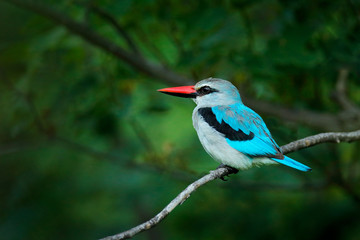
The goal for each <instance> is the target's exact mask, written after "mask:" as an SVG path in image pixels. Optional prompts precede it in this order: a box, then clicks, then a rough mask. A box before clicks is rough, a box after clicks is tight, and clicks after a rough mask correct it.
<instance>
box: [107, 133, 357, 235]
mask: <svg viewBox="0 0 360 240" xmlns="http://www.w3.org/2000/svg"><path fill="white" fill-rule="evenodd" d="M356 140H360V130H357V131H353V132H341V133H321V134H317V135H313V136H309V137H306V138H303V139H300V140H297V141H294V142H291V143H289V144H286V145H284V146H283V147H282V148H281V149H282V151H283V152H284V153H290V152H293V151H297V150H300V149H303V148H307V147H310V146H314V145H316V144H320V143H325V142H336V143H340V142H351V141H356ZM229 173H230V172H229V170H228V169H227V168H218V169H216V170H214V171H211V172H210V173H209V174H207V175H205V176H203V177H202V178H200V179H199V180H197V181H195V182H193V183H192V184H190V185H189V186H188V187H187V188H185V190H183V191H182V192H181V193H180V194H179V195H178V196H177V197H176V198H174V200H172V201H171V202H170V203H169V204H168V205H167V206H166V207H165V208H164V209H163V210H161V211H160V212H159V213H158V214H157V215H156V216H155V217H153V218H151V219H150V220H148V221H146V222H144V223H142V224H140V225H138V226H136V227H133V228H131V229H129V230H127V231H125V232H122V233H119V234H116V235H113V236H109V237H106V238H103V239H102V240H121V239H128V238H131V237H133V236H135V235H136V234H138V233H140V232H143V231H146V230H149V229H150V228H152V227H154V226H155V225H157V224H159V223H160V222H161V221H162V220H163V219H164V218H165V217H166V216H167V215H169V213H170V212H171V211H173V210H174V209H175V207H177V206H178V205H180V204H182V203H183V202H184V201H186V199H188V198H189V197H190V195H191V193H193V192H194V191H195V190H196V189H198V188H199V187H200V186H202V185H204V184H206V183H208V182H210V181H213V180H215V179H217V178H221V177H224V176H227V175H228V174H229Z"/></svg>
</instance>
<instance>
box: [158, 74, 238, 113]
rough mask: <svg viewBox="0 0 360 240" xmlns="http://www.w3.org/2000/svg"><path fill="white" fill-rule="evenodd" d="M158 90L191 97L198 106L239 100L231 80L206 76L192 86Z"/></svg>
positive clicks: (232, 102) (210, 105) (224, 103)
mask: <svg viewBox="0 0 360 240" xmlns="http://www.w3.org/2000/svg"><path fill="white" fill-rule="evenodd" d="M158 91H159V92H162V93H165V94H169V95H173V96H177V97H185V98H192V99H193V100H194V102H195V103H196V104H197V105H198V106H202V107H212V106H217V105H230V104H234V103H238V102H241V98H240V94H239V92H238V90H237V89H236V87H235V86H234V85H233V84H232V83H231V82H229V81H226V80H223V79H219V78H207V79H204V80H202V81H200V82H198V83H196V84H195V85H194V86H182V87H172V88H163V89H159V90H158Z"/></svg>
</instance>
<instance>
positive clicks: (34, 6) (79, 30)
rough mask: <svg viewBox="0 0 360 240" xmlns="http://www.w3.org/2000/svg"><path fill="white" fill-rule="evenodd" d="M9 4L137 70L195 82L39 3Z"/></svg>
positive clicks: (175, 80)
mask: <svg viewBox="0 0 360 240" xmlns="http://www.w3.org/2000/svg"><path fill="white" fill-rule="evenodd" d="M2 1H5V2H9V3H11V4H14V5H16V6H18V7H21V8H25V9H28V10H30V11H33V12H35V13H37V14H39V15H42V16H44V17H47V18H49V19H50V20H52V21H54V22H56V23H58V24H60V25H63V26H64V27H66V28H67V29H68V30H69V31H70V32H72V33H74V34H76V35H78V36H80V37H81V38H83V39H84V40H86V41H87V42H89V43H91V44H93V45H95V46H97V47H99V48H101V49H102V50H104V51H105V52H108V53H110V54H112V55H114V56H115V57H118V58H120V59H122V60H123V61H124V62H126V63H128V64H129V65H131V66H132V67H134V68H135V69H138V70H139V71H141V72H143V73H145V74H147V75H149V76H151V77H155V78H158V79H162V80H164V81H167V82H169V83H172V84H184V83H190V82H193V80H191V79H188V78H186V77H183V76H181V75H178V74H176V73H174V72H172V71H170V70H168V69H166V68H164V67H162V66H159V65H157V64H154V63H152V62H149V61H147V60H145V59H143V58H139V57H138V55H136V54H133V53H130V52H128V51H126V50H125V49H123V48H122V47H120V46H119V45H117V44H115V43H114V42H112V41H110V40H108V39H106V38H104V37H103V36H101V35H99V34H98V33H96V32H95V31H93V30H91V29H90V28H89V27H88V26H87V25H86V24H83V23H80V22H77V21H75V20H72V19H71V18H70V17H68V16H67V15H66V14H64V13H60V12H58V11H56V10H54V9H53V8H51V7H49V6H47V5H45V4H42V3H39V2H38V1H29V0H2Z"/></svg>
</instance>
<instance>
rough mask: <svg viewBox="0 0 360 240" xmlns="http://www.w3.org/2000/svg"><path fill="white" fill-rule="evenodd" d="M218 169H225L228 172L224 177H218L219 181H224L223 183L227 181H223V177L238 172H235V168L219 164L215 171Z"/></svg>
mask: <svg viewBox="0 0 360 240" xmlns="http://www.w3.org/2000/svg"><path fill="white" fill-rule="evenodd" d="M219 168H226V169H227V170H228V171H229V172H228V173H227V174H226V175H224V176H222V177H220V179H221V180H223V181H225V182H226V181H227V180H226V179H225V177H229V175H230V174H235V173H238V172H239V170H237V169H236V168H233V167H230V166H228V165H225V164H220V165H219V166H218V167H217V168H216V169H219Z"/></svg>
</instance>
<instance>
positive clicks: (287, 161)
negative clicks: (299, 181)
mask: <svg viewBox="0 0 360 240" xmlns="http://www.w3.org/2000/svg"><path fill="white" fill-rule="evenodd" d="M284 157H285V158H284V159H276V158H271V159H272V160H274V161H275V162H278V163H281V164H283V165H285V166H288V167H292V168H295V169H297V170H300V171H303V172H309V171H311V168H309V167H308V166H306V165H304V164H302V163H299V162H297V161H295V160H294V159H291V158H289V157H287V156H284Z"/></svg>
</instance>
